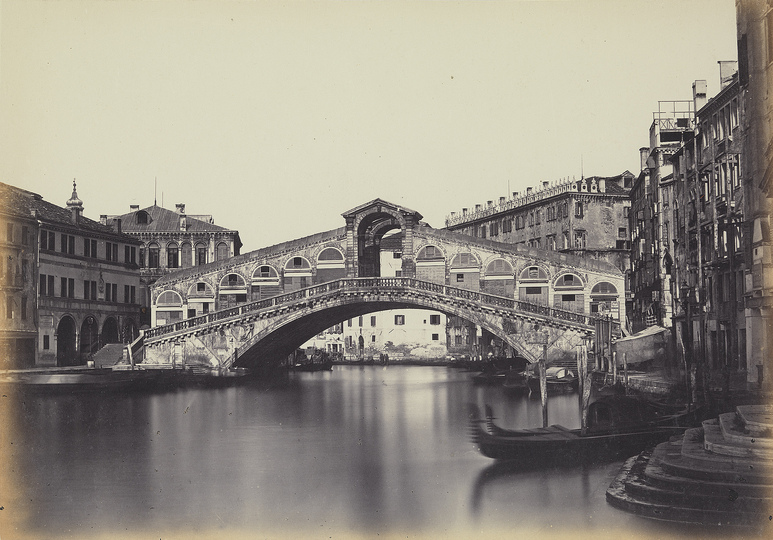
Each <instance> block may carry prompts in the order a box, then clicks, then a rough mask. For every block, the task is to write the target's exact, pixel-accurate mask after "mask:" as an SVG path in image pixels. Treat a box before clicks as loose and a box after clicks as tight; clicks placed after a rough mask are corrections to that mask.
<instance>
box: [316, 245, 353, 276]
mask: <svg viewBox="0 0 773 540" xmlns="http://www.w3.org/2000/svg"><path fill="white" fill-rule="evenodd" d="M316 262H317V272H316V276H315V279H314V282H315V283H324V282H326V281H333V280H335V279H340V278H344V277H346V260H345V257H344V254H343V253H342V252H341V250H340V249H338V248H337V247H332V246H327V247H323V248H322V250H320V252H319V253H318V254H317V258H316Z"/></svg>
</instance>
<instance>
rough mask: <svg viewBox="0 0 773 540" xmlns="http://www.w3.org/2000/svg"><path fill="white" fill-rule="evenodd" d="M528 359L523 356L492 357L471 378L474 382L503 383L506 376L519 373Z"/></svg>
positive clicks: (522, 370) (524, 367)
mask: <svg viewBox="0 0 773 540" xmlns="http://www.w3.org/2000/svg"><path fill="white" fill-rule="evenodd" d="M528 363H529V361H528V360H526V359H525V358H521V357H514V358H499V357H493V358H489V359H487V360H486V361H485V362H484V363H483V367H482V371H481V372H480V373H478V374H477V375H473V377H472V380H473V382H474V383H476V384H496V385H503V384H505V382H506V380H507V378H508V376H510V377H513V376H515V375H513V374H521V373H523V372H524V370H525V369H526V366H527V365H528Z"/></svg>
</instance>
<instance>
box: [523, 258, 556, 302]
mask: <svg viewBox="0 0 773 540" xmlns="http://www.w3.org/2000/svg"><path fill="white" fill-rule="evenodd" d="M549 294H550V278H549V273H548V271H547V270H546V269H545V268H543V267H542V266H540V265H538V264H532V265H529V266H527V267H525V268H524V269H523V270H521V272H520V274H519V275H518V299H519V300H523V301H525V302H532V303H535V304H542V305H548V303H549V302H548V299H549Z"/></svg>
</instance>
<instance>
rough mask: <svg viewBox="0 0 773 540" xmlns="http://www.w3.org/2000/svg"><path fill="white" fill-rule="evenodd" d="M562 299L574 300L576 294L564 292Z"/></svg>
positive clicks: (563, 300)
mask: <svg viewBox="0 0 773 540" xmlns="http://www.w3.org/2000/svg"><path fill="white" fill-rule="evenodd" d="M561 301H562V302H574V295H573V294H562V295H561Z"/></svg>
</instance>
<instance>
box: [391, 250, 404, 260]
mask: <svg viewBox="0 0 773 540" xmlns="http://www.w3.org/2000/svg"><path fill="white" fill-rule="evenodd" d="M402 257H403V254H402V253H400V252H399V251H393V252H392V258H393V259H402Z"/></svg>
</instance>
